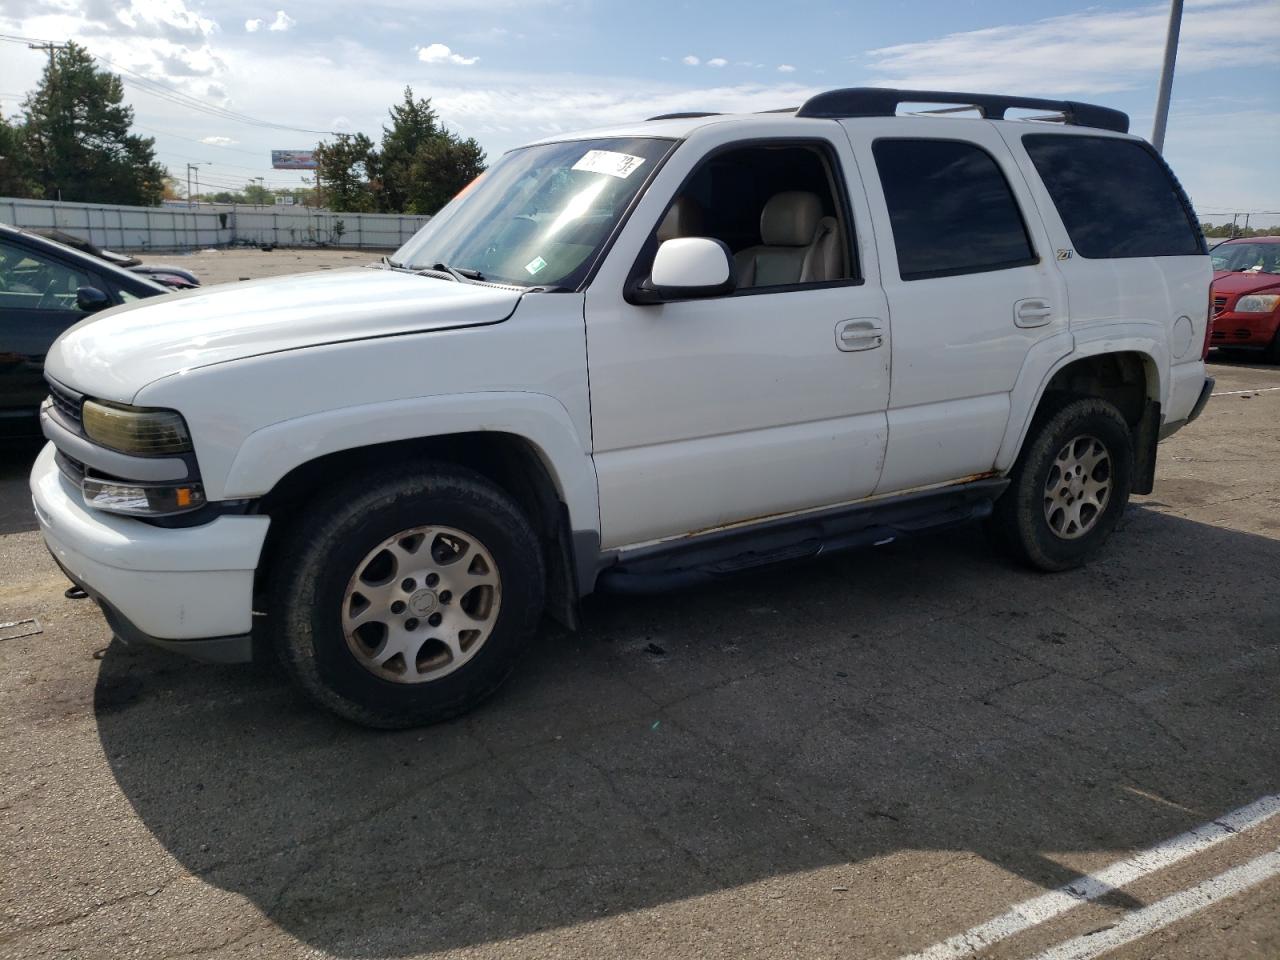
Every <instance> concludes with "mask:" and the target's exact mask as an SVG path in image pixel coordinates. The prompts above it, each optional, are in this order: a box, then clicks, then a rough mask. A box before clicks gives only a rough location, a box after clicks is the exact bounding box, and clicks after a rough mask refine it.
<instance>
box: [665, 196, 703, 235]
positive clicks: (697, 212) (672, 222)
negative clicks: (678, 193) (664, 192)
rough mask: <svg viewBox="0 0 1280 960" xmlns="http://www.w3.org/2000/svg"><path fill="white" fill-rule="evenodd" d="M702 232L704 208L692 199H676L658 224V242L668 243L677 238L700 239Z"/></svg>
mask: <svg viewBox="0 0 1280 960" xmlns="http://www.w3.org/2000/svg"><path fill="white" fill-rule="evenodd" d="M702 230H703V228H702V208H701V207H700V206H698V203H697V201H696V200H694V199H693V198H692V197H676V202H675V203H673V204H671V209H669V210H668V211H667V215H666V216H665V217H663V218H662V222H661V223H660V224H658V242H659V243H666V242H667V241H668V240H674V239H675V238H676V237H700V236H702Z"/></svg>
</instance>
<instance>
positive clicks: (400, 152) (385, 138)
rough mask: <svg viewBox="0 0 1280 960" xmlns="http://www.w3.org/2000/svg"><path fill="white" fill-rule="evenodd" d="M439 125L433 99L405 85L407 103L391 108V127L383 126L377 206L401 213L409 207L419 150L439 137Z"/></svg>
mask: <svg viewBox="0 0 1280 960" xmlns="http://www.w3.org/2000/svg"><path fill="white" fill-rule="evenodd" d="M440 133H441V130H440V124H439V122H438V121H437V118H436V112H435V111H434V110H432V109H431V100H430V99H429V98H428V99H418V100H415V99H414V97H413V88H412V87H405V88H404V102H403V103H401V104H398V105H396V106H393V107H392V108H391V126H390V127H386V126H384V127H383V128H382V154H381V162H380V164H379V173H380V174H381V190H380V192H379V197H378V206H379V207H380V208H381V209H383V210H386V211H390V212H395V213H399V212H401V211H405V210H408V209H409V204H410V201H411V188H412V185H413V166H414V163H415V160H416V158H417V154H418V150H419V149H420V148H421V147H423V146H424V145H425V144H427V143H429V142H431V141H433V140H436V139H437V138H439V136H440Z"/></svg>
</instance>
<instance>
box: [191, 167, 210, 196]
mask: <svg viewBox="0 0 1280 960" xmlns="http://www.w3.org/2000/svg"><path fill="white" fill-rule="evenodd" d="M208 165H209V164H208V163H206V162H204V161H201V162H200V163H188V164H187V206H188V207H191V206H195V204H194V202H193V200H192V193H191V171H192V170H194V171H195V172H196V193H199V192H200V168H201V167H207V166H208Z"/></svg>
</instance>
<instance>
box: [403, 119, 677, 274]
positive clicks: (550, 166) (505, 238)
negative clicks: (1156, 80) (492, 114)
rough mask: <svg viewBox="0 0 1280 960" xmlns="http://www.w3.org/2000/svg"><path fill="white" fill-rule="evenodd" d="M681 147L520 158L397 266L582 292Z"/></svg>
mask: <svg viewBox="0 0 1280 960" xmlns="http://www.w3.org/2000/svg"><path fill="white" fill-rule="evenodd" d="M673 146H674V143H673V142H672V141H670V140H657V139H653V138H648V137H643V138H642V137H626V138H621V137H611V138H608V139H599V140H574V141H571V142H567V143H548V144H542V145H540V146H534V147H525V148H523V149H520V150H513V151H512V152H510V153H508V154H505V155H504V156H503V157H502V158H501V159H500V160H498V162H497V163H495V164H494V165H493V167H492V168H491V169H489V170H488V171H486V172H485V173H483V174H482V175H481V176H480V177H479V178H477V179H476V180H475V181H473V182H472V183H471V185H470V186H468V187H467V188H466V189H464V190H463V191H462V192H461V193H459V194H458V195H457V196H456V197H454V198H453V200H452V201H450V202H449V204H448V205H447V206H446V207H445V208H444V209H443V210H441V211H440V212H439V213H437V214H436V215H435V216H434V217H433V218H432V219H431V221H430V222H429V223H427V225H426V226H425V227H423V228H422V229H421V230H419V231H418V233H417V234H415V235H414V236H413V238H412V239H411V240H410V241H409V242H408V243H406V244H405V245H404V246H403V247H401V248H400V249H399V250H398V251H396V253H395V255H394V256H393V257H392V258H391V262H392V265H394V266H405V267H409V268H413V269H420V270H421V269H429V268H431V267H434V266H435V265H436V264H445V265H447V266H448V267H449V268H450V269H452V270H456V271H459V272H461V273H463V274H464V275H465V274H468V273H470V272H472V271H478V273H479V274H480V276H481V277H483V278H484V279H485V280H492V281H496V282H499V283H514V284H519V285H521V286H533V285H537V286H546V287H571V288H572V287H577V286H578V284H579V283H581V282H582V280H583V278H584V277H585V276H586V274H587V271H589V270H590V269H591V264H592V263H593V262H594V261H595V258H596V255H597V254H598V253H599V252H600V249H601V248H602V247H603V246H604V243H605V241H606V240H607V239H608V237H609V235H610V234H611V233H612V232H613V229H614V228H615V227H616V226H617V225H618V222H619V221H620V220H621V218H622V215H623V213H624V212H625V211H626V209H627V207H628V206H629V205H630V203H631V201H632V200H633V199H634V198H635V196H636V195H637V194H638V193H639V192H640V189H641V187H643V185H644V183H645V182H646V181H647V180H648V179H649V177H651V176H652V175H653V172H654V170H655V169H656V168H657V166H658V162H659V161H660V160H661V159H662V158H663V157H664V156H666V154H667V152H668V151H670V150H671V148H672V147H673Z"/></svg>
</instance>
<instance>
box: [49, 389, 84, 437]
mask: <svg viewBox="0 0 1280 960" xmlns="http://www.w3.org/2000/svg"><path fill="white" fill-rule="evenodd" d="M45 382H47V383H48V384H49V399H50V400H52V401H53V405H54V406H55V407H56V408H57V410H58V413H60V414H61V415H62V418H63V419H64V420H66V421H67V422H68V423H70V424H74V425H75V426H77V427H78V426H80V405H81V404H82V403H83V402H84V396H83V394H79V393H76V392H75V391H74V390H69V389H67V388H66V387H64V386H63V385H62V384H60V383H58V382H57V381H56V380H51V379H49V378H48V377H46V378H45Z"/></svg>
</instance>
